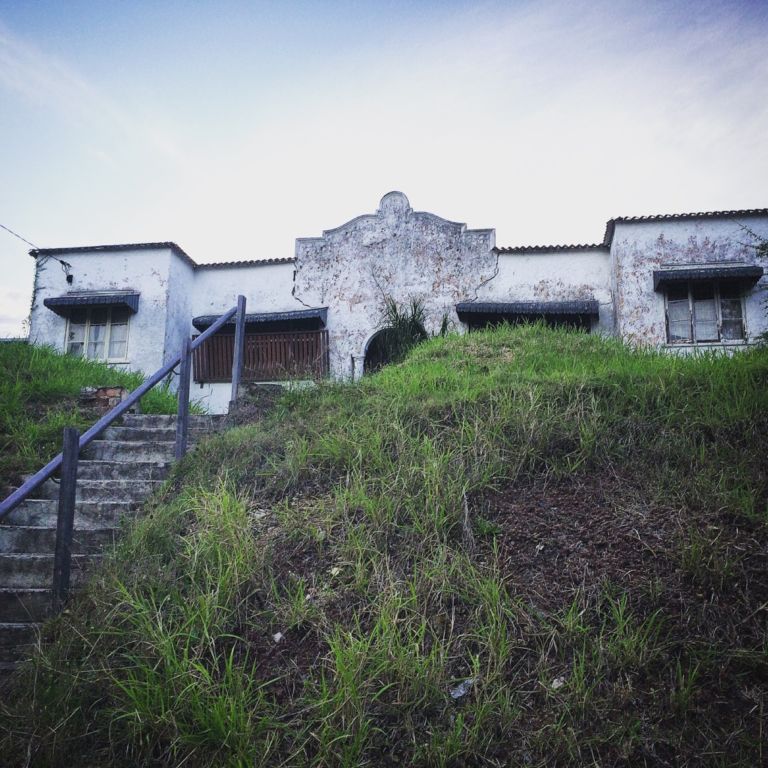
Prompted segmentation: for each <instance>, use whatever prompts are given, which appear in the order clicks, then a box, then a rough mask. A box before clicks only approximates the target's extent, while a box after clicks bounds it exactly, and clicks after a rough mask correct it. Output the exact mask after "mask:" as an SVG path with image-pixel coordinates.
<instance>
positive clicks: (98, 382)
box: [0, 342, 176, 496]
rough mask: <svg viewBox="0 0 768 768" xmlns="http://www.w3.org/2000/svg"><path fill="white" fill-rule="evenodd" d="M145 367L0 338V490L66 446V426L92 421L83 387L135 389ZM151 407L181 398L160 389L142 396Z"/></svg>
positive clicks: (167, 406) (168, 407)
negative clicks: (135, 369) (136, 369)
mask: <svg viewBox="0 0 768 768" xmlns="http://www.w3.org/2000/svg"><path fill="white" fill-rule="evenodd" d="M143 380H144V379H143V376H142V375H141V374H140V373H128V372H125V371H119V370H116V369H114V368H110V367H109V366H108V365H105V364H104V363H98V362H94V361H92V360H84V359H83V358H77V357H72V356H71V355H61V354H58V353H57V352H54V351H53V350H52V349H50V348H49V347H37V346H33V345H30V344H25V343H23V342H10V343H3V344H0V495H1V496H4V495H5V493H4V492H5V491H6V490H7V488H8V486H11V485H15V484H17V483H18V481H19V478H20V476H21V475H22V474H23V473H25V472H34V471H36V470H38V469H39V468H40V467H41V466H43V465H44V464H45V463H46V462H47V461H49V460H50V459H52V458H53V457H54V456H55V455H56V454H57V453H58V452H59V451H60V450H61V434H62V430H63V428H64V427H67V426H76V427H79V428H80V429H84V428H86V427H89V426H91V424H93V422H94V421H95V420H96V418H97V417H98V416H97V414H95V413H94V412H93V411H92V410H90V409H88V408H85V407H83V406H82V405H80V404H79V403H78V395H79V393H80V390H81V389H82V388H83V387H103V386H124V387H128V389H135V388H136V387H138V386H139V384H141V382H142V381H143ZM142 406H143V408H144V410H145V412H146V413H174V412H175V410H176V398H175V397H174V396H173V395H171V394H170V393H169V392H168V391H167V390H163V389H156V390H153V391H152V392H150V393H149V394H148V395H147V396H146V397H145V398H144V400H143V401H142Z"/></svg>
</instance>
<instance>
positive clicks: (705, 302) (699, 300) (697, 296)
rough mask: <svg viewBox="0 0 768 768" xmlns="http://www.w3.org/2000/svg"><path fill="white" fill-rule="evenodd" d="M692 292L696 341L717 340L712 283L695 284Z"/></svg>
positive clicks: (715, 308)
mask: <svg viewBox="0 0 768 768" xmlns="http://www.w3.org/2000/svg"><path fill="white" fill-rule="evenodd" d="M692 293H693V322H694V328H695V331H696V341H718V339H719V335H718V332H717V305H716V304H715V287H714V285H712V284H711V283H700V284H695V285H694V286H693V291H692Z"/></svg>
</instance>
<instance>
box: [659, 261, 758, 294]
mask: <svg viewBox="0 0 768 768" xmlns="http://www.w3.org/2000/svg"><path fill="white" fill-rule="evenodd" d="M762 276H763V268H762V267H759V266H757V264H688V265H686V266H684V267H668V268H665V269H655V270H654V271H653V290H654V291H658V290H659V289H660V288H663V287H664V286H665V285H669V284H670V283H684V282H687V281H688V280H735V281H738V282H741V283H744V284H746V285H754V284H755V283H756V282H757V281H758V280H759V279H760V278H761V277H762Z"/></svg>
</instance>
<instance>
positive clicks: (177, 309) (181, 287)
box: [163, 254, 196, 363]
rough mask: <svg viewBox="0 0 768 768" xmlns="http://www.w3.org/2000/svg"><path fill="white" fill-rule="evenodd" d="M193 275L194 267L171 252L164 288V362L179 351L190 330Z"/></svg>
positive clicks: (194, 274) (194, 275)
mask: <svg viewBox="0 0 768 768" xmlns="http://www.w3.org/2000/svg"><path fill="white" fill-rule="evenodd" d="M195 277H196V273H195V269H194V267H193V266H192V265H191V264H190V263H189V262H188V261H186V260H185V259H182V258H180V257H179V256H178V255H177V254H173V255H172V258H171V262H170V266H169V279H168V285H167V288H166V305H165V306H166V322H165V342H164V354H163V362H164V363H166V362H168V361H169V360H170V359H171V358H172V357H174V356H175V355H178V354H179V352H181V346H182V344H183V343H184V337H185V336H187V335H188V334H189V332H190V318H191V317H192V312H193V307H194V305H193V303H192V301H193V299H192V294H193V290H194V284H195Z"/></svg>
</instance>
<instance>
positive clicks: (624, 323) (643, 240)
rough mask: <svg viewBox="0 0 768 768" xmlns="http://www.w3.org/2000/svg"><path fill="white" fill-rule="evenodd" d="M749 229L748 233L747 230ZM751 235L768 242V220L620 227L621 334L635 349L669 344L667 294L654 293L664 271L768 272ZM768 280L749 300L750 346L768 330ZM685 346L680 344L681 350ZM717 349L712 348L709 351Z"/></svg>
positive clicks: (616, 262)
mask: <svg viewBox="0 0 768 768" xmlns="http://www.w3.org/2000/svg"><path fill="white" fill-rule="evenodd" d="M744 227H746V228H747V229H744ZM747 230H751V231H752V232H754V233H755V234H757V235H759V236H761V237H763V238H768V219H766V217H759V216H753V217H745V218H743V219H738V220H737V219H734V218H707V219H680V220H672V221H670V220H666V221H644V222H617V223H616V229H615V232H614V236H613V243H612V245H611V268H612V270H613V273H614V280H615V285H616V295H615V307H616V310H615V311H616V320H617V331H618V333H619V334H620V335H621V336H622V337H624V338H625V339H626V340H627V341H629V342H631V343H634V344H647V345H652V346H661V345H665V344H666V340H667V336H666V319H665V316H664V294H663V293H661V292H656V291H654V290H653V271H654V270H655V269H659V267H661V266H662V265H674V264H680V265H682V264H706V263H712V262H724V261H743V262H746V263H748V264H759V265H760V266H762V267H764V268H766V271H768V261H766V259H762V260H760V259H758V257H757V254H756V252H755V249H754V248H753V247H750V244H752V243H754V242H755V241H754V238H753V237H752V236H751V235H750V234H749V232H748V231H747ZM767 291H768V277H766V276H763V278H762V279H761V280H760V282H759V283H758V284H757V285H756V286H755V287H754V288H752V289H751V290H750V291H749V293H748V294H747V295H746V300H745V311H746V317H745V320H746V328H747V341H754V339H755V338H756V337H757V336H758V335H759V334H760V333H763V332H765V331H766V330H768V321H767V319H766V310H765V306H764V302H765V299H766V292H767ZM680 346H681V345H678V344H675V345H674V347H676V348H679V347H680ZM707 346H712V345H707Z"/></svg>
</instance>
